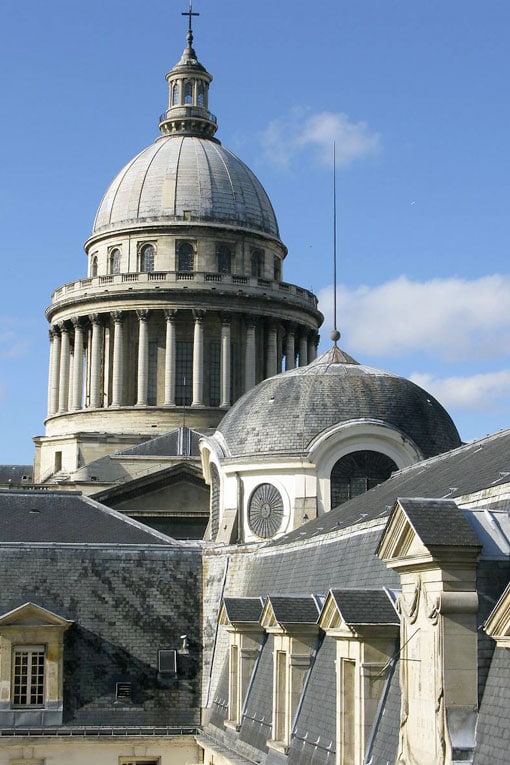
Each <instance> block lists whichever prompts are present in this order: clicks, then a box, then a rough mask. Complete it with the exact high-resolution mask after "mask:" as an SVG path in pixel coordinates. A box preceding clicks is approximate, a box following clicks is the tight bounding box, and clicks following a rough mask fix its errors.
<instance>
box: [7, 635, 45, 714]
mask: <svg viewBox="0 0 510 765" xmlns="http://www.w3.org/2000/svg"><path fill="white" fill-rule="evenodd" d="M45 655H46V650H45V646H43V645H23V646H14V648H13V651H12V667H13V670H12V704H13V706H14V707H42V706H43V704H44V676H45Z"/></svg>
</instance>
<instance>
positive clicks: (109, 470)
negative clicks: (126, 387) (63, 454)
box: [73, 428, 203, 483]
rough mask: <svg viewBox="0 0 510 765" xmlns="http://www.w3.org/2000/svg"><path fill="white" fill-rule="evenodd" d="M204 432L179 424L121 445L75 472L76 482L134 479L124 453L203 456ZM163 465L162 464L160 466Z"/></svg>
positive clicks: (117, 481) (133, 455)
mask: <svg viewBox="0 0 510 765" xmlns="http://www.w3.org/2000/svg"><path fill="white" fill-rule="evenodd" d="M202 435H203V433H199V432H198V431H196V430H191V429H190V428H176V429H175V430H172V431H170V432H168V433H164V434H163V435H161V436H157V437H156V438H148V439H147V440H146V441H143V442H142V443H140V444H136V445H135V446H130V447H129V448H128V449H122V450H120V451H118V452H115V453H114V454H108V455H106V456H104V457H100V458H99V459H97V460H93V461H92V462H89V463H88V464H87V465H84V466H83V467H82V468H80V469H79V470H77V471H76V472H75V473H73V482H74V481H76V482H79V481H90V480H94V481H98V482H99V483H114V482H115V483H121V482H125V481H131V480H133V479H132V476H131V474H130V473H129V471H128V470H126V468H125V466H124V464H123V461H122V459H119V458H122V457H127V458H129V457H155V458H156V457H194V458H196V460H198V459H199V457H200V451H199V449H198V442H199V440H200V438H201V437H202ZM158 468H159V469H161V466H158Z"/></svg>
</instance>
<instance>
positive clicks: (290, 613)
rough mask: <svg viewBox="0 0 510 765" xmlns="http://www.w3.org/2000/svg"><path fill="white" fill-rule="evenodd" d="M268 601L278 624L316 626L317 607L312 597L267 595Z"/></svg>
mask: <svg viewBox="0 0 510 765" xmlns="http://www.w3.org/2000/svg"><path fill="white" fill-rule="evenodd" d="M268 601H269V602H270V603H271V606H272V609H273V613H274V616H275V619H276V621H277V622H278V623H279V624H317V620H318V618H319V607H318V605H317V600H316V599H315V598H314V597H313V596H312V595H304V596H289V595H269V596H268Z"/></svg>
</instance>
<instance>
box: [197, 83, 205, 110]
mask: <svg viewBox="0 0 510 765" xmlns="http://www.w3.org/2000/svg"><path fill="white" fill-rule="evenodd" d="M197 104H198V105H199V106H204V105H205V86H204V83H203V82H199V83H198V94H197Z"/></svg>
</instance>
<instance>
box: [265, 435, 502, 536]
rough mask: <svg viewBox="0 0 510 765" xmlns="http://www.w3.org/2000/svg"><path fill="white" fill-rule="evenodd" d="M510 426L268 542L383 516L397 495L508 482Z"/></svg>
mask: <svg viewBox="0 0 510 765" xmlns="http://www.w3.org/2000/svg"><path fill="white" fill-rule="evenodd" d="M509 471H510V430H503V431H500V432H499V433H495V434H494V435H491V436H487V437H486V438H482V439H480V440H479V441H473V442H471V443H469V444H465V445H464V446H461V447H459V448H458V449H454V450H452V451H450V452H448V453H446V454H441V455H439V456H437V457H433V458H431V459H429V460H424V461H423V462H418V463H416V464H415V465H412V466H411V467H408V468H405V469H404V470H400V471H399V472H397V473H394V474H393V475H392V476H391V477H390V478H388V480H387V481H384V483H381V484H379V485H378V486H375V487H374V488H373V489H370V491H367V492H365V493H364V494H360V495H359V496H358V497H354V499H351V500H349V501H348V502H345V503H344V504H342V505H340V506H339V507H336V508H334V509H333V510H331V512H329V513H326V514H325V515H321V516H320V517H319V518H316V519H314V520H312V521H308V523H306V524H305V525H304V526H302V527H301V528H299V529H296V530H295V531H291V532H290V533H288V534H286V535H284V536H282V537H280V538H279V539H276V540H274V541H272V542H268V543H267V545H266V547H267V546H280V545H285V544H288V543H289V542H292V541H297V540H302V539H309V538H311V537H317V536H321V535H322V534H328V533H330V532H332V531H337V530H338V529H339V528H347V527H349V526H351V525H353V524H357V523H363V522H365V521H369V520H371V519H374V518H383V517H386V516H388V515H389V513H390V512H391V510H392V509H393V505H394V504H395V500H396V499H397V497H428V498H437V497H448V498H451V499H455V498H456V497H461V496H464V495H467V494H471V493H474V492H477V491H480V490H481V489H485V488H486V487H488V486H497V485H499V484H503V483H505V482H507V481H508V472H509Z"/></svg>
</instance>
